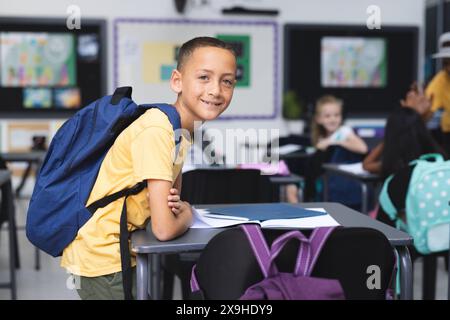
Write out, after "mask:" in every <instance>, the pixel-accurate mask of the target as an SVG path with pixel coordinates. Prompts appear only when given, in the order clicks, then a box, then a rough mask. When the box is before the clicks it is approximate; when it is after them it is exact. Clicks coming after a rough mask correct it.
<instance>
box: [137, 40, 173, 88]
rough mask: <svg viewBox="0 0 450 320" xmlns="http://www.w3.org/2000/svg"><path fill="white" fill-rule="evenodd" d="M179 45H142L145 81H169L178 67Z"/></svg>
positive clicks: (147, 43) (153, 82)
mask: <svg viewBox="0 0 450 320" xmlns="http://www.w3.org/2000/svg"><path fill="white" fill-rule="evenodd" d="M178 48H179V45H177V44H174V43H158V42H154V43H150V42H146V43H144V44H143V45H142V79H143V80H144V83H152V84H155V83H162V82H164V81H169V80H170V76H171V75H172V70H173V69H175V68H176V67H177V62H176V61H177V52H178Z"/></svg>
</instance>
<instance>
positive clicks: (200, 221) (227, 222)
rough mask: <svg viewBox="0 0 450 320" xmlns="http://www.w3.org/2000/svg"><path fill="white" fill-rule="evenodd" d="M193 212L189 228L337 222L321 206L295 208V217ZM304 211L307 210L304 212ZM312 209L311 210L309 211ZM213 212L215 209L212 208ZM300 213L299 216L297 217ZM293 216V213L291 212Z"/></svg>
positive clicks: (313, 225)
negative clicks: (246, 224) (262, 217)
mask: <svg viewBox="0 0 450 320" xmlns="http://www.w3.org/2000/svg"><path fill="white" fill-rule="evenodd" d="M192 209H193V214H194V223H193V225H192V226H191V228H223V227H229V226H234V225H239V224H243V223H257V224H259V225H260V226H261V227H264V228H317V227H332V226H338V225H339V223H338V222H337V221H336V220H334V219H333V217H332V216H330V215H329V214H328V213H327V212H326V211H325V210H324V209H323V208H314V209H308V210H304V209H301V208H297V209H299V210H298V213H297V217H290V218H286V217H284V218H283V217H279V216H278V217H277V216H274V218H272V219H262V220H257V219H250V218H249V217H243V216H240V217H238V216H232V215H224V214H220V215H219V214H215V213H212V212H211V211H210V210H208V209H197V208H192ZM305 211H307V212H306V213H305ZM311 211H312V212H311ZM214 212H217V209H216V208H214ZM299 213H300V216H301V217H298V216H299ZM260 216H261V215H260ZM291 216H294V214H291Z"/></svg>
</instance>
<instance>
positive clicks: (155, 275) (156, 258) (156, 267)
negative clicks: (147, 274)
mask: <svg viewBox="0 0 450 320" xmlns="http://www.w3.org/2000/svg"><path fill="white" fill-rule="evenodd" d="M150 268H151V269H152V280H153V285H152V286H151V290H152V297H153V300H159V299H160V288H161V256H160V255H159V254H152V255H151V262H150Z"/></svg>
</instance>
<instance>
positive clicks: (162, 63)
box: [114, 18, 279, 120]
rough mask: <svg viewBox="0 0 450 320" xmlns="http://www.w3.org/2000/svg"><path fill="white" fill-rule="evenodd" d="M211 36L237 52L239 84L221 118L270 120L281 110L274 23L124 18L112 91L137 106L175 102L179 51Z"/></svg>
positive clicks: (117, 27)
mask: <svg viewBox="0 0 450 320" xmlns="http://www.w3.org/2000/svg"><path fill="white" fill-rule="evenodd" d="M198 36H212V37H217V38H219V39H222V40H224V41H226V42H229V43H231V44H233V45H234V46H235V49H237V54H238V57H237V64H238V72H237V74H238V82H237V85H236V88H235V90H234V95H233V100H232V102H231V104H230V106H229V107H228V109H227V110H226V111H225V112H224V113H223V114H222V116H221V117H220V119H222V120H229V119H273V118H275V117H276V115H277V113H278V110H279V99H278V90H279V85H278V68H279V66H278V64H279V63H278V54H277V50H278V26H277V24H276V23H275V22H272V21H241V20H239V21H208V20H176V19H125V18H119V19H116V20H115V21H114V86H115V87H118V86H132V87H133V99H134V100H135V101H136V102H138V103H152V102H167V103H173V102H175V100H176V96H175V93H174V92H173V91H172V90H171V89H170V86H169V79H170V75H171V73H172V70H173V69H174V68H176V57H177V52H178V50H179V47H180V46H181V45H182V44H183V43H184V42H186V41H187V40H190V39H192V38H194V37H198Z"/></svg>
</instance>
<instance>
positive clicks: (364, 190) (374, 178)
mask: <svg viewBox="0 0 450 320" xmlns="http://www.w3.org/2000/svg"><path fill="white" fill-rule="evenodd" d="M322 168H323V169H324V170H325V174H324V186H323V187H324V190H323V194H324V199H323V200H324V201H328V175H329V174H330V173H333V174H337V175H341V176H344V177H347V178H351V179H354V180H357V181H358V182H360V184H361V204H362V208H361V211H362V213H364V214H368V213H369V185H370V184H376V183H378V182H381V178H380V176H379V175H378V174H372V173H367V174H357V173H353V172H349V171H344V170H342V169H340V168H339V164H334V163H325V164H323V165H322Z"/></svg>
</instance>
